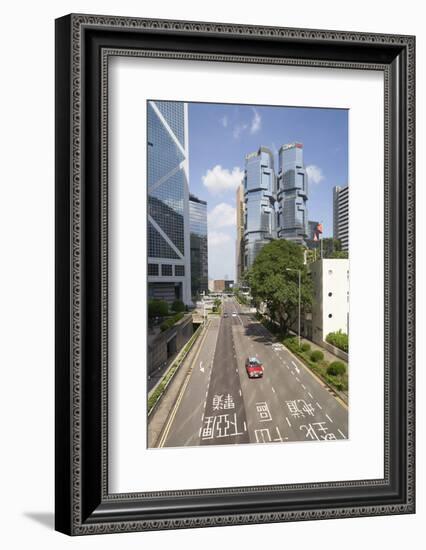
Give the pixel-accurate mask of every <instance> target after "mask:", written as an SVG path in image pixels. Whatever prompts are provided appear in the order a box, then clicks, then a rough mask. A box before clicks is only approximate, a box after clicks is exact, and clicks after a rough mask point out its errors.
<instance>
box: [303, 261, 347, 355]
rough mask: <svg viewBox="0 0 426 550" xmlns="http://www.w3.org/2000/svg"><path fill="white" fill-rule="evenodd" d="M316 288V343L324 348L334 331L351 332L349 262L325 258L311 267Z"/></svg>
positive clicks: (313, 309)
mask: <svg viewBox="0 0 426 550" xmlns="http://www.w3.org/2000/svg"><path fill="white" fill-rule="evenodd" d="M309 268H310V271H311V274H312V281H313V285H314V300H313V304H312V340H313V341H314V342H316V343H317V344H320V345H323V342H324V340H325V337H326V336H327V334H329V333H330V332H336V331H338V330H342V332H345V333H346V334H348V330H349V260H347V259H325V260H318V261H316V262H313V263H312V264H310V265H309Z"/></svg>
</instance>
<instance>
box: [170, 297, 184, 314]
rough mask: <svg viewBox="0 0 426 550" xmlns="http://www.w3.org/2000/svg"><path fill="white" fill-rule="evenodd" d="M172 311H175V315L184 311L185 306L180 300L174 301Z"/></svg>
mask: <svg viewBox="0 0 426 550" xmlns="http://www.w3.org/2000/svg"><path fill="white" fill-rule="evenodd" d="M172 309H173V311H176V313H180V312H181V311H185V304H184V303H183V302H182V300H175V301H174V302H173V304H172Z"/></svg>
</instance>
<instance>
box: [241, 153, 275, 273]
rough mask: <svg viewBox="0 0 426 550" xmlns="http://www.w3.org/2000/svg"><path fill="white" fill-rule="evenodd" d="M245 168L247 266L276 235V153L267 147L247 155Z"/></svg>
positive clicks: (245, 254) (245, 258)
mask: <svg viewBox="0 0 426 550" xmlns="http://www.w3.org/2000/svg"><path fill="white" fill-rule="evenodd" d="M245 160H246V162H245V172H244V203H245V220H244V240H245V250H244V269H249V268H250V267H251V266H252V265H253V262H254V260H255V258H256V256H257V254H258V253H259V251H260V250H261V248H262V247H263V246H264V245H265V244H266V243H268V242H269V241H271V240H272V239H273V238H274V236H275V210H274V196H275V187H276V183H275V172H274V157H273V155H272V152H271V151H270V150H269V149H267V148H266V147H260V148H259V150H258V151H257V152H254V153H250V154H249V155H247V156H246V159H245Z"/></svg>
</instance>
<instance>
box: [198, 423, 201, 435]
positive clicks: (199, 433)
mask: <svg viewBox="0 0 426 550" xmlns="http://www.w3.org/2000/svg"><path fill="white" fill-rule="evenodd" d="M201 429H202V426H201V427H200V430H199V432H198V437H201Z"/></svg>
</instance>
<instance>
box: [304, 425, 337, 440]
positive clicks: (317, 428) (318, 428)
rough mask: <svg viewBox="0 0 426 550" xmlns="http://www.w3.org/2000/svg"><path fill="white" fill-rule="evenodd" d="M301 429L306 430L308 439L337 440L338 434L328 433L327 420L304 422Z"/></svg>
mask: <svg viewBox="0 0 426 550" xmlns="http://www.w3.org/2000/svg"><path fill="white" fill-rule="evenodd" d="M299 429H300V430H305V438H306V439H316V440H318V441H320V440H321V439H323V440H327V441H329V440H335V439H336V436H335V435H334V433H328V428H327V426H326V425H325V422H313V423H312V424H303V425H302V426H300V428H299Z"/></svg>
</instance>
